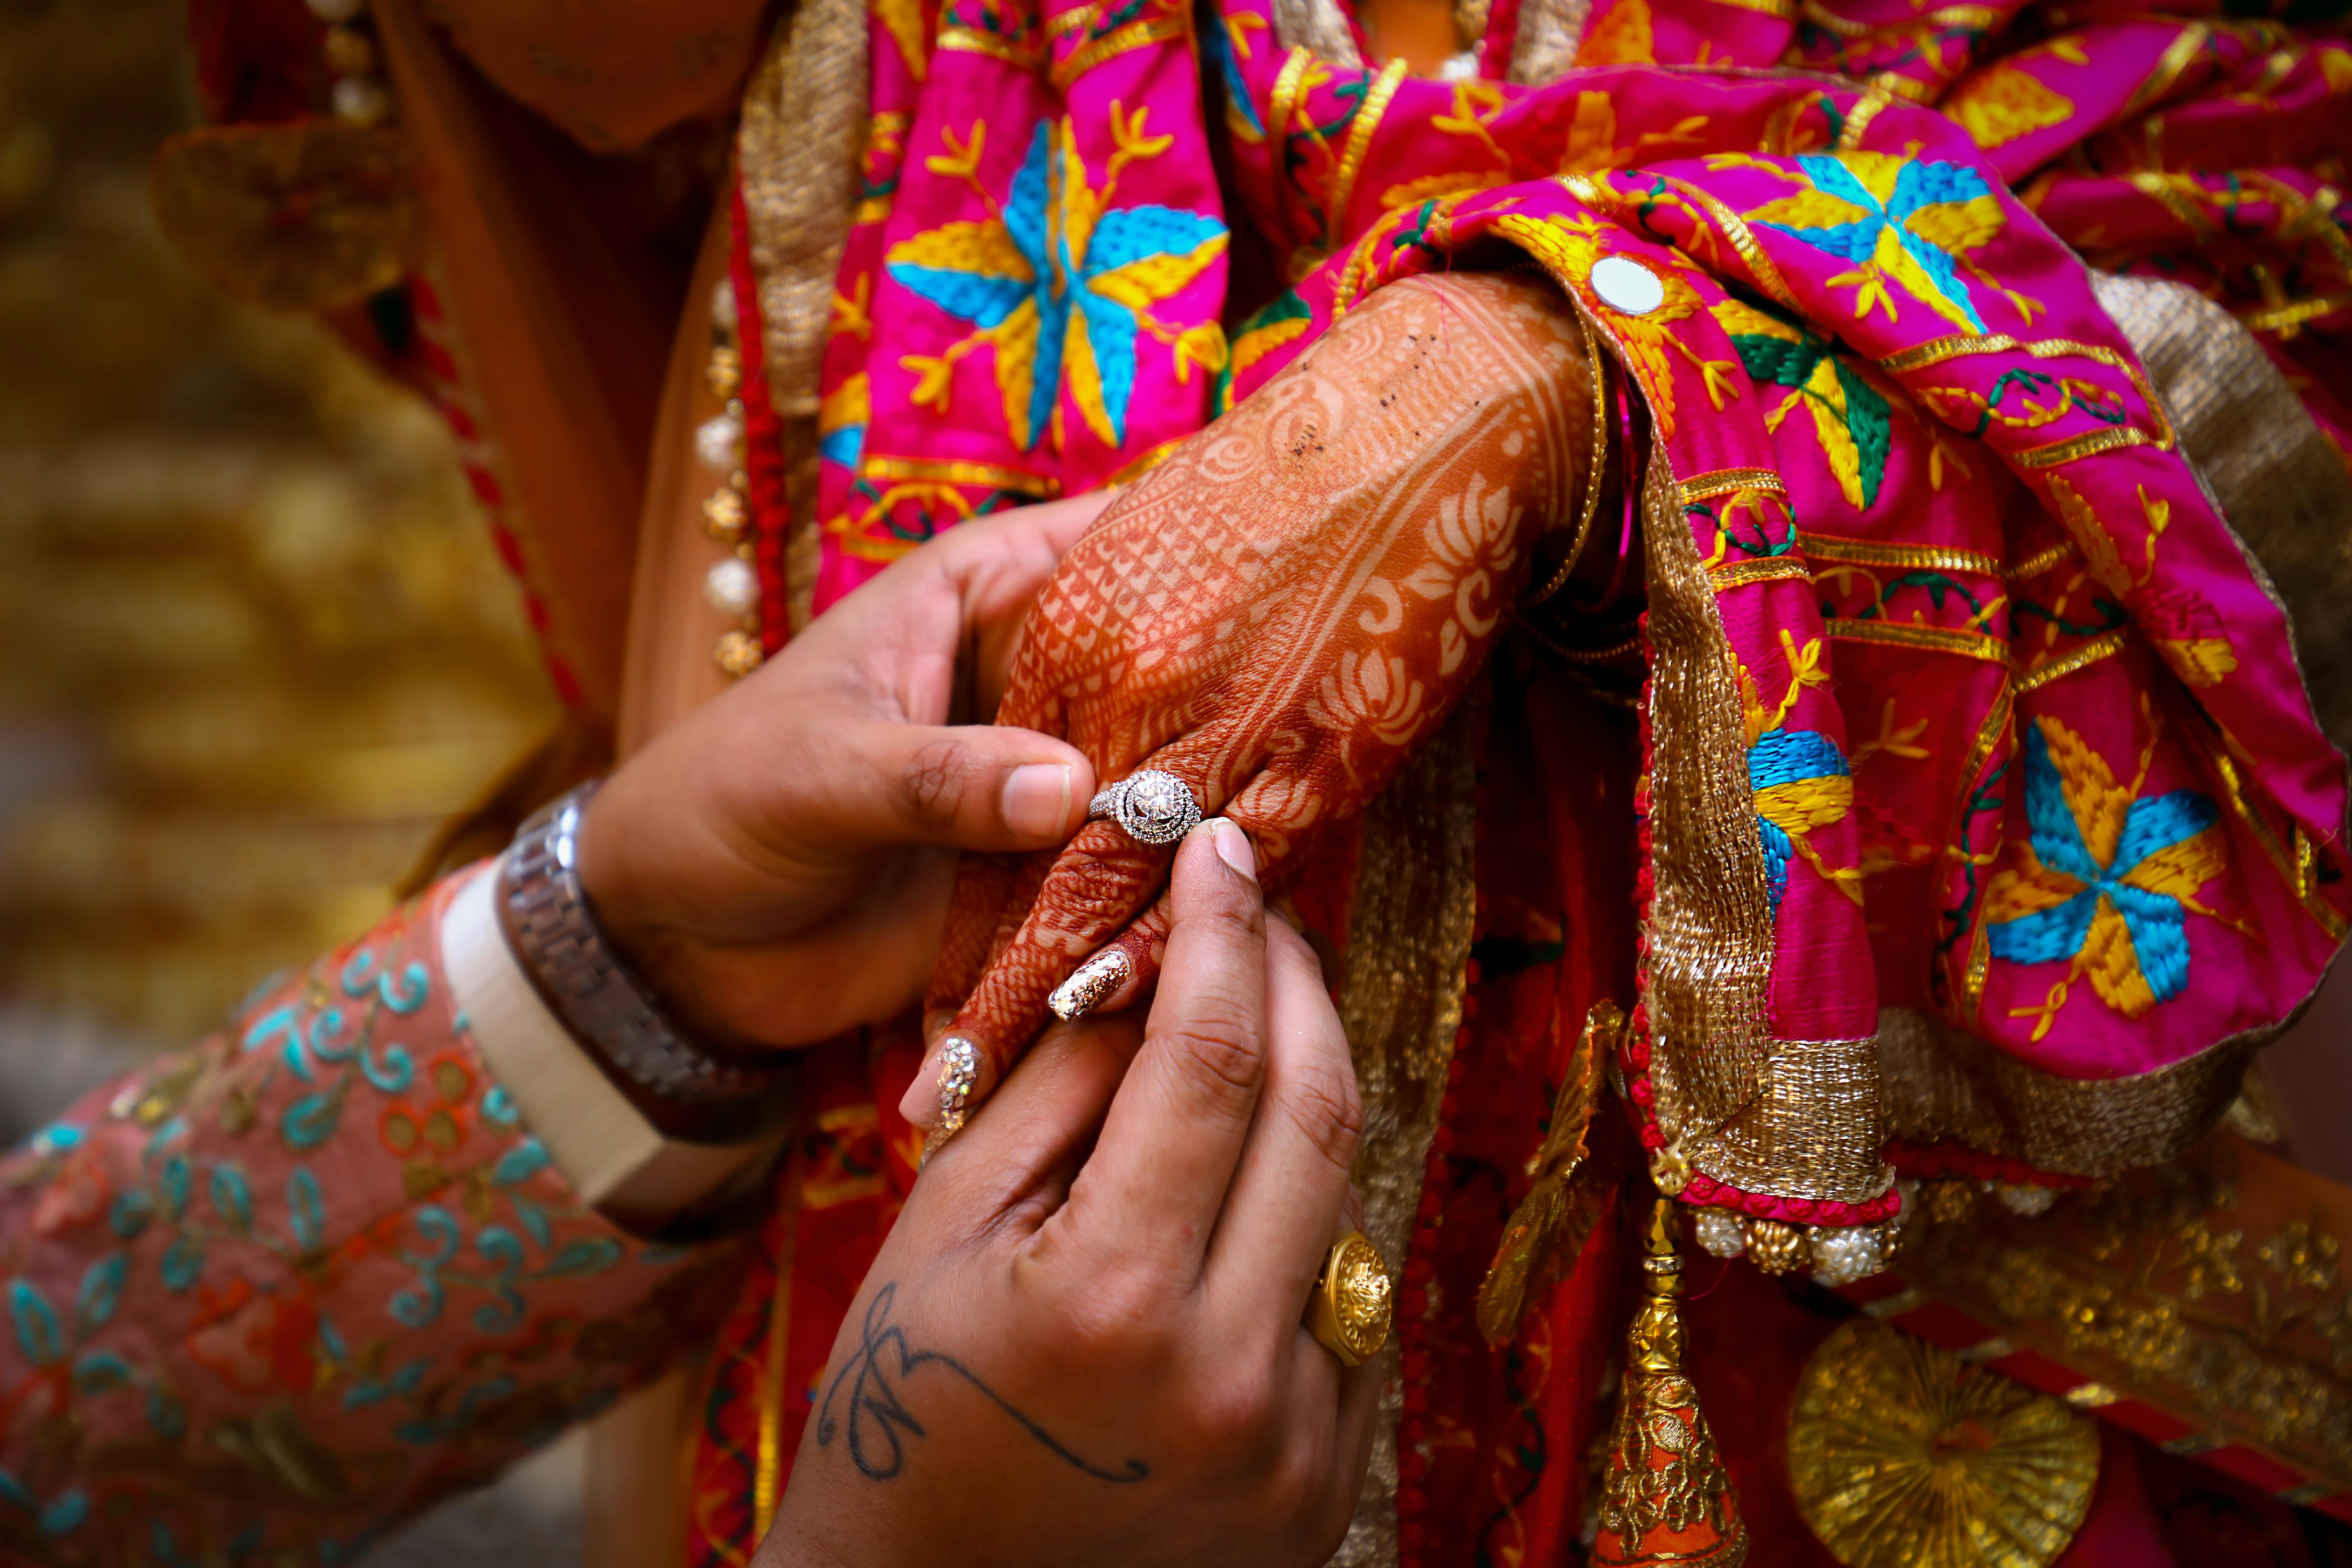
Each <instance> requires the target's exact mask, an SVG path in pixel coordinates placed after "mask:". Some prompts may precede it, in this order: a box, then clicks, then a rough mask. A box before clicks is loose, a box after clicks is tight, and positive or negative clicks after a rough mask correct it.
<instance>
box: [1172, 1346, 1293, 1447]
mask: <svg viewBox="0 0 2352 1568" xmlns="http://www.w3.org/2000/svg"><path fill="white" fill-rule="evenodd" d="M1274 1413H1275V1380H1274V1376H1273V1372H1272V1369H1271V1368H1268V1367H1264V1366H1258V1365H1244V1366H1242V1367H1240V1368H1238V1369H1229V1370H1227V1371H1226V1372H1224V1373H1221V1374H1220V1375H1218V1376H1216V1377H1213V1378H1206V1379H1202V1380H1201V1383H1200V1384H1199V1390H1198V1393H1197V1394H1195V1396H1194V1399H1193V1402H1192V1411H1191V1413H1190V1421H1189V1423H1188V1424H1189V1425H1190V1426H1191V1427H1192V1436H1193V1439H1194V1441H1196V1442H1197V1443H1199V1444H1200V1445H1201V1447H1202V1449H1203V1450H1204V1451H1206V1452H1209V1453H1213V1454H1233V1453H1254V1452H1256V1451H1259V1450H1261V1449H1262V1448H1263V1447H1265V1435H1266V1432H1267V1430H1268V1428H1269V1427H1270V1426H1271V1425H1272V1423H1273V1420H1274Z"/></svg>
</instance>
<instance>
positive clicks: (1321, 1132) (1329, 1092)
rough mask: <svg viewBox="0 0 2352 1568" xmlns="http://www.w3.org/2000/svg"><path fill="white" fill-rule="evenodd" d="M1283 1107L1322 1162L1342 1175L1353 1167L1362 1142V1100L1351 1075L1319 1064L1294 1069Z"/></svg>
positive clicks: (1284, 1095) (1283, 1092)
mask: <svg viewBox="0 0 2352 1568" xmlns="http://www.w3.org/2000/svg"><path fill="white" fill-rule="evenodd" d="M1282 1104H1283V1109H1284V1111H1285V1112H1286V1114H1287V1115H1288V1116H1290V1118H1291V1119H1292V1120H1293V1121H1294V1122H1296V1123H1297V1127H1298V1130H1299V1131H1300V1132H1301V1133H1302V1134H1303V1135H1305V1137H1306V1139H1307V1142H1308V1143H1310V1144H1311V1145H1312V1146H1313V1147H1314V1148H1315V1149H1316V1151H1317V1152H1319V1153H1320V1154H1322V1156H1323V1157H1324V1158H1325V1159H1327V1160H1328V1161H1330V1162H1331V1163H1332V1164H1333V1165H1335V1166H1337V1167H1338V1168H1339V1169H1340V1170H1342V1171H1346V1170H1350V1169H1352V1168H1353V1167H1354V1165H1355V1163H1356V1150H1357V1149H1358V1147H1360V1145H1361V1144H1362V1142H1363V1141H1364V1100H1363V1096H1362V1094H1361V1093H1360V1091H1359V1090H1358V1089H1357V1087H1356V1075H1355V1074H1354V1073H1352V1072H1345V1071H1341V1070H1339V1068H1338V1067H1337V1065H1336V1064H1329V1063H1319V1062H1318V1063H1317V1064H1316V1065H1314V1066H1312V1067H1307V1068H1297V1069H1296V1070H1294V1071H1293V1072H1292V1073H1291V1074H1290V1076H1289V1081H1288V1082H1287V1083H1286V1085H1285V1086H1284V1088H1283V1091H1282Z"/></svg>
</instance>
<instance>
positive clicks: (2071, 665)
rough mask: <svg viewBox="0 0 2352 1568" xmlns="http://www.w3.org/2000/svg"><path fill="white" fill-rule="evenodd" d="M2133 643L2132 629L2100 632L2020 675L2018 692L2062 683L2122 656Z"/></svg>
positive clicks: (2123, 628)
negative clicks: (2107, 660)
mask: <svg viewBox="0 0 2352 1568" xmlns="http://www.w3.org/2000/svg"><path fill="white" fill-rule="evenodd" d="M2130 640H2131V628H2130V627H2128V626H2117V627H2116V628H2115V629H2114V630H2113V631H2105V632H2101V633H2100V634H2099V635H2098V636H2097V637H2093V638H2092V639H2091V640H2090V641H2089V642H2086V643H2081V644H2078V645H2077V646H2075V647H2071V648H2068V649H2067V650H2066V651H2065V652H2064V653H2062V654H2060V655H2059V656H2058V657H2057V658H2045V659H2043V660H2042V662H2041V663H2040V664H2037V665H2035V666H2034V667H2033V668H2032V669H2024V670H2020V671H2018V675H2017V689H2018V690H2019V691H2020V692H2027V691H2032V690H2036V689H2039V688H2042V687H2044V686H2047V685H2049V684H2050V683H2051V682H2052V681H2053V680H2063V679H2065V678H2066V677H2067V676H2070V675H2072V674H2074V672H2075V671H2076V670H2078V669H2088V668H2090V667H2091V666H2093V665H2095V664H2097V663H2099V662H2100V661H2101V660H2103V659H2109V658H2115V656H2116V655H2117V654H2119V653H2121V652H2123V651H2124V644H2125V643H2126V642H2128V641H2130Z"/></svg>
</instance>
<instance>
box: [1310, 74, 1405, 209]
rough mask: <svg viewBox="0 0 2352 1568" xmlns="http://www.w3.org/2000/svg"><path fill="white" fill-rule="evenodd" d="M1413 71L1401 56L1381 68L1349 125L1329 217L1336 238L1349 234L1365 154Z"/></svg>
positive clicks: (1333, 180) (1333, 176)
mask: <svg viewBox="0 0 2352 1568" xmlns="http://www.w3.org/2000/svg"><path fill="white" fill-rule="evenodd" d="M1411 71H1412V67H1411V66H1409V65H1407V64H1405V62H1404V57H1403V56H1402V55H1400V56H1398V57H1397V58H1395V59H1392V60H1391V61H1390V62H1389V63H1388V64H1386V65H1384V66H1382V67H1381V74H1380V75H1379V76H1377V77H1375V78H1373V79H1372V85H1371V86H1370V88H1368V89H1365V92H1364V101H1363V102H1361V103H1360V104H1358V105H1357V106H1356V113H1355V117H1354V118H1353V119H1352V120H1350V121H1349V122H1348V142H1347V145H1346V146H1345V147H1343V148H1342V149H1341V150H1340V153H1339V167H1338V168H1337V169H1335V170H1333V171H1332V174H1331V195H1330V200H1329V202H1328V205H1326V207H1325V209H1324V211H1325V216H1327V217H1328V219H1329V229H1330V232H1331V233H1332V234H1335V235H1339V234H1345V233H1347V232H1348V204H1349V202H1351V201H1353V200H1354V199H1355V195H1356V175H1357V174H1359V173H1360V172H1361V171H1362V169H1363V166H1364V154H1365V153H1366V152H1367V151H1368V150H1369V149H1370V147H1371V144H1372V134H1373V132H1377V131H1378V130H1380V128H1381V121H1382V120H1384V119H1386V118H1387V116H1388V112H1389V103H1390V101H1391V100H1392V99H1394V98H1395V97H1396V93H1397V84H1398V83H1400V82H1402V81H1403V80H1404V79H1405V77H1406V76H1407V75H1408V74H1409V73H1410V72H1411Z"/></svg>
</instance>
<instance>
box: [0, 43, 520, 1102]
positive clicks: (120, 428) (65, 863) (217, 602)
mask: <svg viewBox="0 0 2352 1568" xmlns="http://www.w3.org/2000/svg"><path fill="white" fill-rule="evenodd" d="M185 16H186V12H185V9H184V4H183V3H182V0H0V997H5V1008H6V1012H7V1020H8V1021H7V1027H8V1028H9V1030H10V1031H12V1032H15V1033H17V1034H21V1033H22V1032H24V1031H25V1030H26V1029H28V1028H32V1029H37V1030H38V1031H39V1032H40V1033H41V1035H42V1037H44V1038H45V1039H56V1038H60V1037H71V1038H72V1039H73V1040H75V1041H76V1042H77V1043H78V1044H79V1045H80V1046H82V1047H85V1048H88V1049H89V1050H92V1051H104V1050H105V1049H107V1048H108V1044H109V1043H111V1045H112V1046H113V1047H117V1048H133V1049H135V1048H139V1047H142V1046H143V1045H145V1044H147V1043H151V1042H152V1043H163V1042H181V1041H185V1040H187V1039H190V1038H193V1037H195V1036H198V1035H201V1034H203V1033H204V1032H205V1031H206V1030H208V1029H209V1028H211V1027H213V1026H215V1024H216V1022H217V1021H218V1019H219V1018H220V1016H221V1015H222V1013H223V1012H224V1010H225V1009H226V1008H227V1007H228V1006H229V1005H231V1004H233V1003H234V1002H235V1001H236V999H237V998H238V997H239V996H240V995H242V994H244V992H245V991H246V990H247V988H248V987H250V986H251V985H252V984H254V983H255V982H256V981H257V980H258V979H260V978H261V977H262V976H264V975H265V974H267V973H268V972H270V971H271V970H273V969H275V968H278V967H279V966H282V965H285V964H289V963H296V962H299V961H300V960H303V959H305V958H307V957H309V956H310V955H311V954H313V953H314V952H317V951H318V950H319V949H320V948H321V947H324V946H326V945H328V944H330V943H331V942H336V941H340V940H341V939H343V938H346V937H349V936H350V935H352V933H354V932H356V931H360V930H362V929H363V928H364V927H365V926H366V925H367V924H368V923H369V922H370V921H373V919H374V918H375V917H376V916H377V915H378V914H380V913H381V912H382V911H383V909H384V908H385V906H386V903H387V900H388V898H389V891H390V889H391V886H392V884H393V882H394V880H395V879H397V878H398V877H399V876H400V875H401V874H402V872H404V870H405V869H406V868H408V866H409V865H410V864H411V863H412V862H413V861H414V860H415V858H416V857H417V855H418V854H419V852H420V851H421V850H422V849H423V847H425V844H426V842H427V840H428V839H429V838H430V837H431V835H432V833H433V831H434V829H435V828H436V826H438V825H439V823H440V822H441V821H442V820H443V819H444V818H446V816H449V815H450V814H451V813H452V812H454V811H457V810H458V809H460V808H462V807H463V806H465V805H467V804H468V803H469V801H470V800H472V798H473V797H474V796H475V795H476V794H477V793H478V792H479V791H480V790H481V789H482V788H483V787H484V785H485V784H487V783H488V781H489V780H490V779H491V778H492V777H493V776H494V775H495V774H496V773H498V771H499V769H500V767H501V766H503V765H504V764H505V763H508V762H509V761H510V760H511V759H512V758H513V757H515V756H516V755H517V754H518V753H519V752H521V751H523V750H524V749H525V748H526V747H527V746H528V745H529V744H530V742H531V741H532V740H534V739H535V738H536V737H537V736H538V735H539V734H540V733H541V731H542V730H543V729H544V728H545V727H546V726H547V725H548V724H549V723H550V722H551V721H552V719H553V717H554V708H553V702H552V700H551V698H550V697H549V696H548V694H547V689H546V680H545V678H544V676H543V675H542V674H541V672H540V670H539V668H538V665H537V661H536V659H535V658H533V657H532V656H531V653H530V647H529V645H528V642H527V633H526V631H525V628H524V626H523V624H522V619H521V616H520V611H519V609H518V607H517V602H516V598H515V595H514V594H513V592H512V590H511V588H510V586H509V581H508V578H507V576H506V574H505V573H504V572H503V571H502V570H501V569H500V568H499V564H498V563H497V561H496V560H495V559H494V557H493V556H492V553H491V550H490V546H489V543H488V539H487V537H486V534H485V531H484V530H483V527H482V525H481V521H480V519H479V518H478V516H477V515H476V513H475V512H474V510H473V508H472V504H471V501H470V500H469V498H468V497H467V492H466V489H465V487H464V484H463V482H462V480H461V479H459V477H458V473H457V468H456V467H455V464H454V462H453V459H452V458H451V455H450V451H449V447H448V441H447V437H446V434H445V432H444V430H443V428H442V426H441V423H440V421H439V419H438V417H437V416H436V415H435V414H434V413H433V412H432V411H431V410H429V409H428V408H426V407H425V405H423V404H422V403H420V402H419V401H417V400H415V398H413V397H411V396H410V395H407V394H405V393H404V392H402V391H400V390H399V389H397V388H395V387H393V386H391V385H390V384H386V383H384V382H383V381H382V380H380V379H379V378H378V377H377V376H375V375H374V374H373V373H372V372H371V371H369V370H368V369H367V368H366V367H364V366H363V365H362V364H361V363H359V362H358V361H356V360H355V359H353V358H352V357H351V356H350V355H348V354H346V353H344V352H343V351H342V350H341V348H340V347H338V346H337V345H336V343H335V342H334V341H333V340H332V338H331V336H330V335H329V334H328V333H327V332H326V331H323V330H322V329H320V327H318V326H316V325H314V324H313V323H311V322H310V321H307V320H303V319H298V318H293V317H285V316H273V315H267V314H263V313H260V312H257V311H253V310H246V309H243V308H239V307H236V306H234V305H231V304H229V303H228V302H226V300H222V299H220V298H219V297H218V296H217V295H215V294H214V293H212V292H211V291H210V290H208V289H206V288H205V286H204V285H203V284H202V283H200V282H198V281H197V280H196V279H194V277H193V276H191V275H190V274H189V273H187V272H186V271H185V270H184V268H182V267H181V266H180V264H179V263H178V262H177V261H176V260H175V259H174V258H173V255H172V253H171V252H170V251H169V250H168V249H167V248H166V247H165V246H164V244H163V240H162V239H161V238H160V237H158V235H157V233H156V230H155V226H154V221H153V219H152V216H151V215H150V213H149V209H148V201H147V169H148V161H149V158H150V156H151V155H152V152H153V150H154V147H155V144H156V143H157V142H159V141H161V140H162V139H163V136H164V135H166V134H168V133H169V132H172V131H174V130H177V129H180V128H182V127H183V126H184V125H185V124H187V123H189V121H190V120H191V119H192V114H191V110H190V97H189V87H188V74H187V63H186V50H185V47H184V26H185ZM22 1054H23V1053H20V1052H17V1051H11V1050H5V1049H0V1059H5V1060H8V1061H11V1062H13V1061H14V1060H15V1058H18V1057H19V1056H20V1055H22ZM45 1054H55V1053H53V1052H52V1053H45ZM9 1131H11V1132H12V1134H13V1133H14V1132H16V1131H21V1129H18V1128H14V1127H12V1128H10V1129H9Z"/></svg>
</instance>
